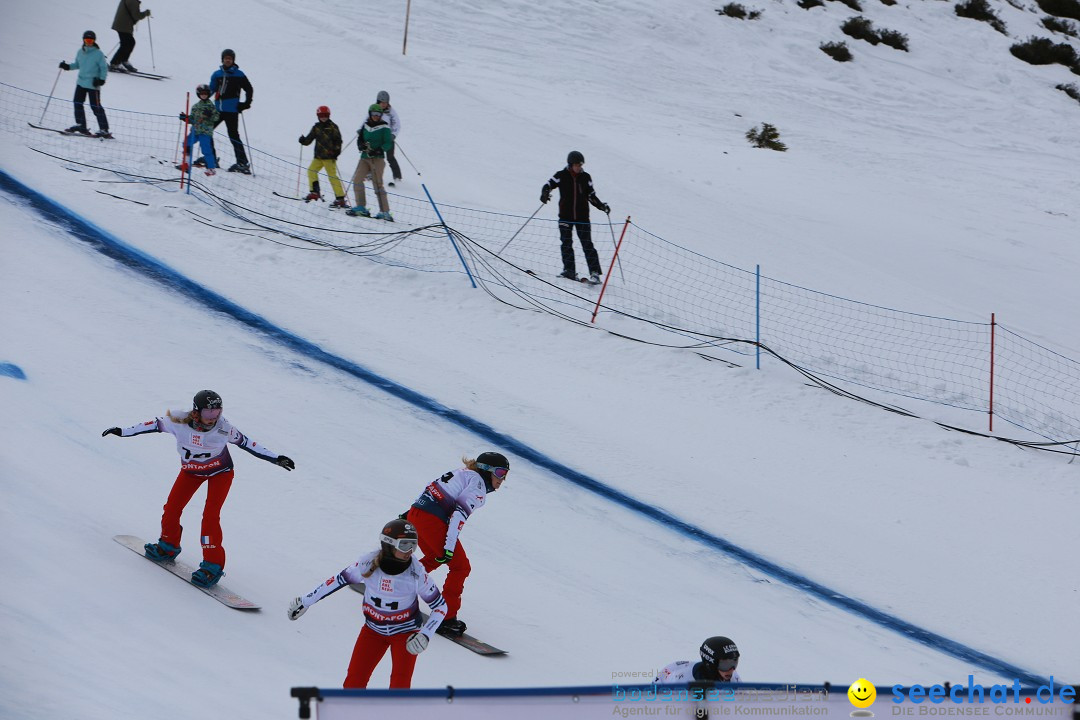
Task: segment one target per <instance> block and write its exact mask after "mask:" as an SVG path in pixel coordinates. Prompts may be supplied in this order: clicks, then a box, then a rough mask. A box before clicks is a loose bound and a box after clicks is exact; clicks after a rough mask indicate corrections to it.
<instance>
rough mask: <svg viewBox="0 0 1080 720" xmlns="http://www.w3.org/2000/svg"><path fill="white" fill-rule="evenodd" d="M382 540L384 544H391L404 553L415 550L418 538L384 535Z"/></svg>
mask: <svg viewBox="0 0 1080 720" xmlns="http://www.w3.org/2000/svg"><path fill="white" fill-rule="evenodd" d="M382 541H383V544H384V545H389V546H390V547H392V548H396V549H398V550H400V551H401V552H403V553H411V552H412V551H413V550H415V549H416V542H417V541H416V538H392V537H390V536H389V535H383V536H382Z"/></svg>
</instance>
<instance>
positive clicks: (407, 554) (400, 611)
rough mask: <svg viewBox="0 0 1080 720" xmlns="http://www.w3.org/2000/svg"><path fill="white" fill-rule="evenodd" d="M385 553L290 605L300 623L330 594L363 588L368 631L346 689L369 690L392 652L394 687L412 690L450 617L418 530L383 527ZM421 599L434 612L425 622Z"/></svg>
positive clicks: (404, 525)
mask: <svg viewBox="0 0 1080 720" xmlns="http://www.w3.org/2000/svg"><path fill="white" fill-rule="evenodd" d="M379 539H380V548H379V549H378V550H374V551H372V552H369V553H367V554H366V555H362V556H361V557H360V559H359V560H357V561H356V562H355V563H353V564H352V565H350V566H349V567H347V568H345V569H344V570H342V571H341V572H340V573H338V574H337V575H335V576H334V577H332V578H330V579H329V580H327V581H326V582H324V583H322V584H321V585H319V586H318V587H317V588H315V589H314V590H312V591H311V592H309V593H308V594H307V595H305V596H303V597H298V598H296V599H295V600H293V601H292V603H290V604H289V610H288V616H289V619H290V620H296V619H297V618H298V617H300V616H301V615H303V614H304V613H305V612H307V609H308V608H309V607H311V606H312V605H314V604H315V603H317V602H319V601H320V600H322V599H323V598H325V597H326V596H327V595H329V594H331V593H334V592H337V591H338V590H340V589H341V588H343V587H345V586H346V585H350V584H360V583H363V584H364V627H363V628H362V629H361V630H360V635H358V636H357V638H356V645H355V646H354V647H353V653H352V660H350V662H349V670H348V672H347V673H346V675H345V682H344V684H343V687H345V688H366V687H367V684H368V680H370V679H371V673H372V672H374V670H375V667H376V666H377V665H378V664H379V661H380V660H382V658H383V656H384V655H385V654H386V651H387V650H390V656H391V658H392V659H393V668H392V669H391V671H390V687H391V688H409V687H411V686H412V675H413V669H414V668H415V667H416V656H417V655H419V654H420V653H422V652H423V651H424V650H426V649H427V646H428V642H429V641H430V640H431V636H432V634H433V633H434V632H435V631H436V630H437V629H438V627H439V624H440V623H441V622H442V621H443V618H445V617H446V603H445V602H444V601H443V598H442V595H441V594H440V593H439V588H438V587H437V586H436V585H435V583H434V581H432V579H431V578H430V577H429V576H428V574H427V572H426V571H425V570H424V567H423V565H421V564H420V561H419V560H417V559H416V558H414V557H413V552H414V551H415V550H416V545H417V536H416V528H415V527H413V525H412V523H409V522H406V521H405V520H402V519H400V518H398V519H395V520H391V521H390V522H388V523H386V525H385V527H383V531H382V535H381V536H380V538H379ZM418 597H421V598H423V599H424V602H426V603H427V604H428V607H430V608H431V616H430V617H428V619H427V621H426V622H423V617H422V616H421V614H420V603H419V602H418V601H417V598H418Z"/></svg>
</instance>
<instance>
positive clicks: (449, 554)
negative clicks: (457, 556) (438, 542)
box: [435, 550, 454, 565]
mask: <svg viewBox="0 0 1080 720" xmlns="http://www.w3.org/2000/svg"><path fill="white" fill-rule="evenodd" d="M453 558H454V551H453V550H443V554H442V555H440V556H439V557H437V558H435V562H437V563H439V564H440V565H442V564H444V563H448V562H450V561H451V560H452V559H453Z"/></svg>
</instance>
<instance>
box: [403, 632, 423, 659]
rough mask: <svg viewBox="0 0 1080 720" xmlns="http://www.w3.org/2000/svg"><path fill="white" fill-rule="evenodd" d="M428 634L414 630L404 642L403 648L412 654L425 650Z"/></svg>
mask: <svg viewBox="0 0 1080 720" xmlns="http://www.w3.org/2000/svg"><path fill="white" fill-rule="evenodd" d="M427 644H428V636H427V635H425V634H424V633H422V632H414V633H413V634H412V635H410V636H409V641H408V642H407V643H405V649H406V650H408V651H409V653H410V654H412V655H419V654H420V653H422V652H424V651H425V650H427Z"/></svg>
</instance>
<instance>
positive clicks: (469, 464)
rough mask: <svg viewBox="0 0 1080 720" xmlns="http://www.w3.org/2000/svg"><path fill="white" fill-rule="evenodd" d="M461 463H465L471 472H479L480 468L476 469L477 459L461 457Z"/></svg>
mask: <svg viewBox="0 0 1080 720" xmlns="http://www.w3.org/2000/svg"><path fill="white" fill-rule="evenodd" d="M461 462H463V463H465V467H467V468H468V469H469V470H473V471H476V470H479V468H478V467H476V458H468V457H465V456H464V455H463V456H462V457H461Z"/></svg>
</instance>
